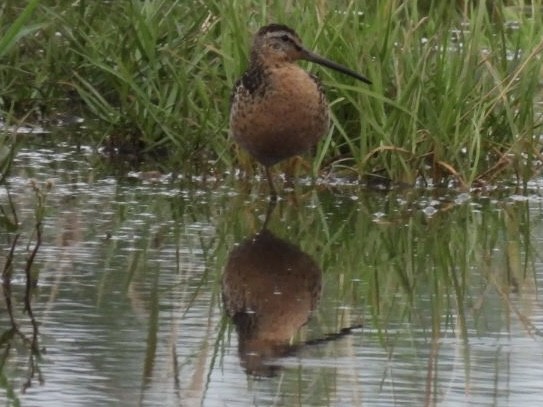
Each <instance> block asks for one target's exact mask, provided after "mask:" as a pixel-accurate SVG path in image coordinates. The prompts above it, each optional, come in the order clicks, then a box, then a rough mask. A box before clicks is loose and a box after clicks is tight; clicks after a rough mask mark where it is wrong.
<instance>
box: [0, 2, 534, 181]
mask: <svg viewBox="0 0 543 407" xmlns="http://www.w3.org/2000/svg"><path fill="white" fill-rule="evenodd" d="M36 3H37V2H35V1H34V2H29V5H28V6H27V9H23V8H22V7H21V6H20V5H19V3H16V4H15V3H14V2H7V3H6V5H4V6H3V8H1V9H0V29H2V33H3V34H6V33H8V34H9V35H4V37H3V38H6V39H5V40H4V41H3V43H6V44H8V45H5V46H4V48H3V50H2V48H0V55H2V56H3V58H2V62H1V64H2V69H1V70H0V72H1V73H0V84H1V87H0V88H1V89H2V91H1V95H0V97H1V101H2V106H3V111H4V115H5V116H6V118H7V119H8V121H18V120H21V118H22V117H27V116H28V113H29V112H31V111H39V112H40V113H45V115H46V116H47V114H49V113H51V112H52V111H56V110H59V109H60V110H62V109H67V110H69V109H70V108H72V107H73V106H74V105H75V104H82V106H83V108H84V110H85V111H86V112H87V113H88V114H90V115H91V116H94V117H97V118H99V120H100V123H101V124H100V128H101V130H102V131H101V132H100V133H101V136H99V137H97V138H96V139H95V140H94V141H93V142H94V143H95V144H97V145H102V146H105V147H107V149H108V151H110V152H111V153H114V154H121V155H124V154H126V153H128V154H132V155H136V156H138V157H141V156H142V155H143V156H145V155H147V156H149V155H150V156H155V157H160V163H161V164H162V165H163V166H164V167H166V168H168V169H171V168H176V169H178V170H183V171H190V172H200V173H209V172H213V171H216V172H219V173H222V172H223V171H224V170H225V169H230V168H232V167H240V168H242V169H243V170H244V171H250V170H251V169H252V168H253V166H254V163H253V161H252V160H250V159H248V158H247V156H246V155H244V154H243V153H242V152H240V151H239V150H238V149H237V148H235V146H233V143H232V141H231V140H230V139H229V138H228V136H227V133H228V130H227V128H228V111H229V98H230V91H231V88H232V86H233V84H234V82H235V80H236V79H237V78H238V77H239V76H240V74H241V72H242V71H243V69H244V68H245V67H246V64H247V57H248V48H249V45H250V36H251V33H253V32H254V31H256V30H257V29H258V27H260V26H261V25H263V24H266V23H269V22H271V21H278V22H282V23H285V24H287V25H290V26H292V27H294V28H295V29H296V30H297V32H298V33H299V34H300V36H301V37H302V39H303V40H304V42H305V43H306V45H307V46H308V47H310V48H313V49H315V50H316V51H317V52H319V53H321V54H323V55H325V56H327V57H329V58H331V59H334V60H336V61H338V62H340V63H342V64H344V65H346V66H349V67H352V68H354V69H357V70H359V71H361V73H363V74H364V75H366V76H368V77H369V78H371V80H372V81H373V85H372V86H371V87H368V86H365V85H361V84H359V83H356V82H355V81H354V80H352V79H350V78H346V77H345V76H341V75H340V74H336V73H333V72H329V71H327V70H324V69H321V68H320V67H308V68H311V70H312V71H313V72H315V73H317V74H318V75H319V76H320V77H321V78H322V80H323V81H324V84H325V86H326V89H327V94H328V98H329V101H330V102H331V104H332V105H333V113H334V117H333V130H332V131H331V133H330V135H329V137H328V138H327V139H326V141H325V142H323V143H321V144H320V145H319V147H318V149H317V152H316V156H315V160H314V163H315V164H314V166H313V170H312V171H313V173H317V172H319V171H326V172H330V171H332V172H338V173H342V171H344V170H347V171H348V172H349V173H353V172H354V174H357V175H358V176H362V175H363V174H368V173H375V174H380V175H383V176H385V177H387V178H390V179H394V180H397V181H404V182H408V183H414V182H416V181H417V180H418V181H421V182H423V183H430V184H434V185H435V184H450V183H453V184H455V185H457V186H459V187H469V186H471V185H473V184H474V183H479V184H480V183H487V182H495V181H496V180H498V179H501V178H503V177H511V176H512V175H514V176H516V177H517V179H518V180H519V181H524V180H526V179H528V178H530V177H531V176H533V175H534V174H536V173H537V172H538V170H539V164H538V163H539V158H540V157H539V148H540V146H539V135H540V130H539V128H538V126H539V124H540V121H541V119H540V117H539V115H538V112H537V110H536V108H535V106H534V103H535V101H536V98H537V97H538V94H539V92H540V86H539V84H540V74H541V58H540V54H541V50H542V49H543V41H542V40H541V38H543V35H542V34H543V32H542V31H543V28H542V25H541V24H540V22H541V20H542V13H543V10H542V4H541V1H540V0H537V1H532V2H531V4H530V5H528V4H525V3H524V2H523V1H521V0H518V1H513V2H508V3H507V4H506V3H504V2H501V1H500V2H492V3H488V4H487V3H486V2H477V3H476V4H475V3H473V4H472V3H471V2H464V3H461V2H458V4H457V2H447V3H442V2H423V1H419V2H403V1H398V0H387V1H382V2H378V3H376V2H355V1H348V2H343V1H329V2H313V1H301V2H296V4H294V3H293V2H287V3H281V4H279V3H273V4H266V3H262V2H259V1H254V0H245V1H227V2H219V1H206V2H204V1H199V0H191V1H180V0H178V1H173V2H172V1H165V0H154V1H146V2H141V1H126V2H105V3H104V2H89V1H80V2H78V3H74V4H71V5H62V6H59V5H58V4H57V3H56V2H41V4H40V7H38V8H36V9H34V6H35V5H36ZM462 4H464V5H462ZM23 10H24V11H23ZM31 11H33V13H32V17H33V19H32V21H33V22H32V24H30V23H29V22H28V21H26V22H25V24H18V25H11V26H9V25H8V21H11V20H10V19H12V16H13V15H20V16H24V15H25V13H27V14H29V13H30V12H31ZM2 27H8V28H2ZM28 32H33V35H31V36H29V35H26V36H25V35H24V34H25V33H28ZM15 43H16V46H15ZM1 45H2V43H0V46H1ZM306 66H307V65H306Z"/></svg>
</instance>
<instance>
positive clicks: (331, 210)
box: [217, 190, 539, 405]
mask: <svg viewBox="0 0 543 407" xmlns="http://www.w3.org/2000/svg"><path fill="white" fill-rule="evenodd" d="M500 195H501V196H500ZM292 198H293V197H292V196H291V197H287V198H286V199H285V200H283V201H281V202H280V203H279V205H278V208H277V210H276V213H275V214H274V216H273V218H272V219H271V220H270V222H269V227H270V228H271V229H272V230H273V231H274V233H276V234H277V235H278V236H280V237H282V238H285V239H288V240H289V241H290V242H296V244H298V245H299V246H300V247H301V248H302V249H303V250H304V251H305V252H307V253H308V254H310V255H311V256H313V257H314V258H315V261H316V262H317V264H319V265H320V266H321V267H322V270H323V281H324V292H323V300H322V302H321V304H320V306H319V307H318V308H317V311H316V312H317V315H316V317H315V318H314V319H313V320H311V322H310V323H309V325H308V328H306V329H305V331H302V333H300V334H299V335H298V339H295V341H298V342H299V341H300V340H301V341H302V342H303V341H304V340H307V339H311V338H315V337H319V336H323V335H325V334H326V333H329V332H337V331H339V330H341V328H342V327H345V326H349V325H356V324H357V323H359V322H360V321H363V324H364V327H365V333H363V334H356V333H355V334H354V335H353V336H352V337H351V339H348V340H345V343H348V345H345V346H343V345H332V346H331V348H332V349H335V350H332V351H331V352H332V353H331V354H330V353H329V354H326V351H325V354H324V355H323V354H322V350H321V351H319V350H315V349H313V350H311V349H306V350H305V351H304V352H303V353H302V354H303V355H304V356H302V358H301V359H299V362H298V363H300V365H299V366H300V367H301V369H302V370H301V371H298V370H297V369H294V370H293V369H292V365H291V363H292V362H289V361H288V360H287V361H286V362H285V363H286V365H287V366H291V368H290V369H287V370H286V371H284V373H283V374H284V375H285V376H284V377H283V379H282V380H286V381H287V382H288V381H292V380H293V381H294V382H298V385H297V386H301V387H296V388H293V389H291V390H292V391H293V392H298V393H297V394H299V395H300V394H302V392H303V393H304V394H305V392H307V391H308V389H307V388H306V386H308V385H309V383H308V382H307V380H310V379H309V378H308V376H312V373H310V372H311V371H312V372H313V374H317V373H315V371H317V370H320V371H321V373H320V374H324V375H326V376H328V375H329V374H330V372H329V369H312V368H311V367H306V368H304V358H306V357H308V358H309V359H310V360H311V359H312V358H314V357H315V355H321V356H320V357H324V360H326V359H328V358H330V357H331V358H332V359H334V358H338V359H341V358H342V357H343V356H344V355H345V353H348V354H353V355H356V354H357V353H360V352H363V347H364V342H366V341H368V340H369V341H370V342H371V341H372V339H371V338H375V339H377V340H378V343H379V344H380V346H381V347H382V351H383V352H384V353H383V355H384V356H385V358H387V359H388V360H389V361H390V362H391V363H394V362H399V361H400V360H404V359H405V358H406V357H407V358H408V360H411V362H409V363H414V365H411V368H410V369H413V372H414V373H416V374H415V375H414V376H413V377H411V378H410V380H415V382H416V383H414V385H415V388H417V389H418V390H416V391H414V393H417V392H418V393H419V397H418V398H417V401H418V402H424V404H426V405H428V404H435V403H437V402H438V401H439V400H440V399H441V398H442V397H443V386H444V385H445V384H446V383H445V382H446V381H447V377H448V375H449V373H450V372H448V371H447V369H445V370H443V369H441V368H440V367H441V364H442V363H443V358H445V359H447V358H449V357H450V346H449V345H448V346H446V350H445V351H444V352H445V355H442V353H441V348H442V346H443V343H448V344H450V341H453V342H454V343H455V344H456V345H454V346H455V348H456V351H455V352H460V353H459V354H458V355H457V357H458V358H459V360H462V361H463V368H462V371H463V373H462V374H461V375H462V376H463V377H464V379H465V383H464V391H466V392H468V389H470V388H471V387H472V386H474V385H475V383H471V372H472V369H475V368H476V366H472V360H471V356H470V352H471V345H470V342H471V341H473V340H475V341H477V340H479V338H492V337H499V336H501V335H517V334H520V335H524V334H526V335H528V336H532V335H534V334H536V335H539V331H538V330H537V328H536V326H535V324H534V322H533V321H532V320H533V317H534V314H533V312H530V306H531V307H532V308H533V305H534V299H535V298H534V294H535V292H536V274H535V263H534V261H535V259H534V253H535V251H534V249H533V248H532V244H531V236H532V231H531V228H532V227H533V222H531V219H530V211H529V203H528V201H527V200H522V201H517V200H513V199H511V198H509V197H508V196H507V194H506V193H505V192H501V193H499V194H497V195H495V196H491V195H487V196H477V195H475V194H473V195H467V194H457V193H451V192H445V193H444V192H437V191H436V192H435V193H433V194H432V193H429V192H428V191H416V190H409V191H389V192H375V191H348V190H347V191H346V190H343V191H341V190H337V191H321V192H315V193H310V194H308V195H306V196H302V195H296V200H297V202H296V203H293V202H292ZM231 204H232V205H231V207H230V210H229V211H228V212H227V213H225V216H224V217H223V218H222V219H223V220H222V221H221V222H219V226H218V229H217V230H218V233H219V234H220V235H225V236H226V235H228V236H232V235H233V236H239V237H238V238H237V239H235V240H238V241H240V240H241V239H240V238H241V237H242V236H244V235H245V236H247V235H250V234H251V233H253V232H254V230H255V229H257V228H258V225H259V224H260V223H261V222H262V218H263V214H264V213H265V203H264V202H258V201H255V200H252V198H251V196H247V195H246V196H238V197H237V198H236V199H234V200H232V201H231ZM429 208H431V209H432V210H430V209H429ZM242 225H245V227H243V226H242ZM243 229H245V232H241V233H240V231H241V230H243ZM240 234H241V236H240ZM220 262H221V261H220V259H218V263H220ZM522 304H531V305H530V306H529V307H526V306H522ZM512 318H513V319H516V320H518V321H519V322H520V326H521V327H522V328H523V329H524V330H525V332H524V333H512V332H511V329H512V328H511V319H512ZM508 332H509V334H507V333H508ZM335 352H339V353H335ZM413 358H414V359H413ZM321 363H324V364H325V365H326V364H327V362H323V361H322V360H321ZM330 363H332V364H333V362H330ZM338 363H340V364H339V365H338V368H340V366H341V362H338ZM318 364H319V363H318ZM445 364H446V363H445ZM346 367H348V364H347V366H346ZM359 368H360V369H363V368H364V367H363V366H359ZM421 369H422V370H421ZM296 372H298V373H296ZM421 372H425V373H421ZM320 374H317V376H318V375H320ZM391 374H392V373H391V371H388V372H387V370H385V371H384V372H383V375H384V376H383V380H384V382H383V383H386V382H388V381H392V382H393V381H394V377H393V376H391ZM332 375H334V374H332ZM335 375H336V376H337V375H338V372H337V371H336V373H335ZM355 376H356V374H355ZM417 376H420V377H419V378H418V379H416V377H417ZM315 379H316V378H315V377H314V378H313V379H312V380H315ZM329 379H330V378H329ZM329 379H324V377H322V378H321V379H319V380H324V382H325V383H327V382H328V380H329ZM332 382H334V380H332ZM293 385H294V383H293ZM330 385H331V384H330ZM331 386H332V388H333V387H334V386H335V385H331ZM385 387H386V386H385ZM330 389H331V388H330ZM330 389H328V390H330ZM498 390H499V389H498V388H494V389H493V391H494V392H498ZM282 391H285V390H284V389H282ZM321 396H323V397H324V395H323V394H321ZM326 397H330V395H327V396H326ZM332 398H333V397H332Z"/></svg>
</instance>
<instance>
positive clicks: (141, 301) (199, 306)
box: [0, 145, 543, 406]
mask: <svg viewBox="0 0 543 407" xmlns="http://www.w3.org/2000/svg"><path fill="white" fill-rule="evenodd" d="M112 174H114V172H113V171H112V170H111V169H110V168H109V166H108V165H103V163H102V162H101V161H100V160H97V159H96V156H94V155H93V154H92V153H91V152H90V151H87V150H86V149H85V148H81V149H75V148H73V147H70V146H69V145H60V146H55V147H54V148H52V147H50V146H44V145H41V146H39V147H36V146H32V147H29V148H23V149H22V150H21V151H20V152H19V154H18V156H17V158H16V162H15V164H14V168H13V171H12V174H11V176H10V179H9V183H8V187H7V188H4V189H3V190H2V191H1V192H0V202H1V205H2V208H3V209H4V210H6V208H8V207H9V205H8V202H9V199H11V200H12V202H13V203H14V207H15V210H16V213H17V217H18V222H19V227H18V229H17V230H16V231H8V230H3V231H2V232H1V237H2V245H3V251H2V259H3V261H2V263H3V262H4V260H5V259H6V257H7V255H8V252H9V248H10V244H11V242H12V241H13V239H14V235H15V233H20V237H19V240H18V244H17V246H16V250H15V267H14V275H13V279H12V285H13V287H12V290H13V292H12V299H13V303H14V309H15V311H14V316H15V319H16V321H17V322H18V324H19V326H20V328H21V330H22V331H23V332H24V333H25V334H26V335H27V336H29V335H31V324H30V323H29V318H28V316H27V314H24V313H23V312H22V310H23V296H24V288H25V278H24V267H25V261H26V258H27V255H28V252H29V250H30V249H31V248H32V247H33V245H34V244H35V239H36V236H35V234H34V224H35V207H36V202H37V199H36V192H35V190H34V189H33V188H32V186H31V182H30V180H34V181H33V182H34V185H36V186H38V188H41V189H42V191H44V188H45V183H46V182H52V184H53V187H52V188H51V190H50V191H49V192H48V193H47V196H46V200H45V208H46V216H45V219H44V224H43V243H42V246H41V247H40V248H39V251H38V254H37V257H36V259H35V262H34V264H33V269H32V270H33V272H34V273H37V275H38V277H37V278H38V285H37V287H36V288H35V289H34V291H33V301H32V307H33V312H34V316H35V318H36V320H37V321H38V323H39V336H38V343H39V349H40V352H39V355H36V356H35V357H34V358H33V359H31V358H30V355H31V353H30V351H29V347H28V345H27V344H25V343H24V342H23V341H22V340H21V339H20V338H18V337H13V338H11V339H10V340H8V341H4V342H2V347H1V348H0V352H1V353H2V359H1V360H2V368H1V370H0V374H1V377H0V394H1V397H2V398H4V399H5V400H6V405H17V404H18V403H20V405H23V406H58V405H70V406H96V405H126V406H133V405H142V406H167V405H172V406H173V405H175V406H178V405H183V406H193V405H201V406H223V405H224V406H226V405H227V406H246V405H258V406H294V405H300V406H362V405H379V406H396V405H406V406H413V405H440V406H448V405H451V406H457V405H458V406H463V405H485V406H486V405H498V406H509V405H511V406H517V405H523V406H528V405H534V406H535V405H540V403H541V402H542V401H543V388H542V386H541V379H540V378H541V377H543V367H542V366H543V363H542V361H543V343H542V338H541V330H542V328H543V312H542V307H541V305H542V303H541V300H540V298H539V296H538V287H539V285H540V284H541V283H542V279H543V268H542V264H541V255H540V253H541V249H542V239H543V227H542V226H543V225H542V214H543V212H542V208H541V206H542V197H541V193H540V183H539V181H534V183H533V184H531V185H529V186H528V188H525V189H524V190H518V189H515V188H514V187H503V188H500V189H496V190H493V191H484V190H479V191H471V192H469V193H465V192H464V193H462V192H459V191H450V190H449V191H443V190H432V189H430V190H428V189H426V190H419V189H392V190H389V191H379V190H377V191H376V190H370V189H368V188H364V187H361V186H359V185H354V184H349V183H347V182H344V181H342V180H337V181H336V182H332V183H327V184H326V185H324V184H323V183H319V185H317V187H311V186H308V185H306V184H305V183H303V182H302V183H301V184H300V185H299V186H297V187H296V188H295V190H294V191H287V192H284V193H283V194H282V199H281V200H280V201H279V203H278V205H277V207H276V208H275V210H274V211H273V213H272V214H271V217H270V219H269V222H268V223H267V226H268V227H267V231H266V232H265V233H267V234H269V235H268V237H267V238H266V239H262V233H261V228H262V225H263V223H264V219H265V217H266V212H267V210H268V201H267V196H266V183H265V182H261V183H259V182H257V181H252V182H251V183H247V182H244V181H243V180H237V179H233V178H230V177H227V178H226V179H225V180H214V179H207V180H202V179H200V178H186V177H183V176H180V177H172V176H170V175H168V174H166V175H164V176H161V175H160V174H144V175H142V174H137V173H134V174H128V173H124V174H122V175H121V176H119V175H118V174H116V175H112ZM8 193H9V195H8ZM260 239H262V240H260ZM255 242H256V243H255ZM259 242H260V243H261V246H258V244H259ZM229 264H230V267H231V268H230V269H228V268H227V265H229ZM226 270H230V271H229V273H231V274H230V276H235V278H234V277H229V278H228V279H227V280H226V279H223V274H224V273H226ZM274 270H277V275H278V276H280V278H279V279H277V280H274V279H275V277H274V275H272V273H273V272H274ZM318 287H322V288H321V289H318ZM225 290H226V291H228V292H229V293H230V295H231V297H232V298H233V299H232V300H231V301H230V302H227V301H226V300H224V298H223V296H222V294H221V293H222V292H223V291H225ZM226 291H225V292H226ZM277 298H279V299H280V300H279V301H276V299H277ZM223 300H224V303H223ZM270 304H271V305H270ZM285 304H286V305H285ZM2 307H3V311H2V313H1V314H0V315H1V316H0V328H1V329H2V332H7V331H8V330H9V327H10V323H9V318H8V315H7V312H6V311H5V309H6V304H5V302H3V303H2ZM349 328H353V329H352V330H349ZM342 330H343V331H342ZM32 367H33V368H34V370H33V371H32V370H31V368H32ZM27 380H28V382H29V383H30V385H31V386H30V387H29V388H27V389H26V391H25V392H23V391H22V389H23V386H24V384H25V382H27Z"/></svg>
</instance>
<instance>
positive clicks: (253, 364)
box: [222, 213, 322, 376]
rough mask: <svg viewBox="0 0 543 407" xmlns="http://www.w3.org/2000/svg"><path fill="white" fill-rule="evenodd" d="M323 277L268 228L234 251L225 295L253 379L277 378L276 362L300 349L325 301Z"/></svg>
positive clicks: (243, 361) (311, 262)
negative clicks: (296, 340) (303, 332)
mask: <svg viewBox="0 0 543 407" xmlns="http://www.w3.org/2000/svg"><path fill="white" fill-rule="evenodd" d="M268 215H269V213H268ZM266 223H267V222H266ZM266 223H265V224H266ZM321 275H322V272H321V269H320V268H319V266H318V265H317V264H316V263H315V261H314V260H313V259H312V258H311V257H310V256H309V255H308V254H307V253H304V252H303V251H301V250H300V249H299V248H298V247H296V246H295V245H293V244H291V243H289V242H287V241H285V240H283V239H280V238H278V237H277V236H275V235H274V234H273V233H271V232H270V231H269V230H268V229H267V228H264V229H262V231H261V232H259V233H257V234H256V235H254V236H252V237H250V238H248V239H247V240H245V241H244V242H242V243H241V244H240V245H239V246H237V247H236V248H235V249H234V250H232V252H231V253H230V256H229V258H228V262H227V264H226V267H225V269H224V274H223V280H222V294H223V301H224V307H225V310H226V313H227V314H228V316H229V317H230V318H231V319H232V321H233V323H234V325H235V327H236V331H237V333H238V342H239V355H240V359H241V364H242V365H243V366H244V368H245V369H246V371H247V372H248V373H249V374H252V375H255V376H273V375H274V374H275V373H276V372H277V370H278V369H279V368H278V366H277V365H275V366H274V364H273V361H274V360H275V359H277V358H279V357H283V356H287V355H289V354H291V353H292V352H294V351H295V350H296V348H297V346H296V345H291V344H290V341H291V339H292V338H293V336H294V335H295V334H296V333H297V332H298V330H299V329H300V328H301V327H302V326H303V325H304V324H306V323H307V321H308V320H309V318H310V316H311V312H312V311H313V310H314V309H315V307H316V305H317V302H318V301H319V298H320V293H321Z"/></svg>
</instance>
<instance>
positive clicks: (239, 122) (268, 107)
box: [230, 24, 371, 201]
mask: <svg viewBox="0 0 543 407" xmlns="http://www.w3.org/2000/svg"><path fill="white" fill-rule="evenodd" d="M298 60H307V61H311V62H314V63H317V64H320V65H323V66H325V67H328V68H331V69H335V70H336V71H339V72H342V73H344V74H346V75H349V76H352V77H354V78H356V79H358V80H360V81H362V82H365V83H367V84H371V82H370V81H369V80H368V79H367V78H365V77H364V76H362V75H360V74H358V73H357V72H355V71H353V70H351V69H349V68H346V67H344V66H342V65H340V64H337V63H336V62H333V61H330V60H328V59H326V58H323V57H321V56H320V55H317V54H315V53H314V52H312V51H310V50H308V49H306V48H305V47H304V45H303V44H302V41H301V40H300V37H299V36H298V34H296V32H295V31H294V30H293V29H291V28H289V27H287V26H285V25H281V24H270V25H267V26H265V27H262V28H261V29H260V30H258V32H257V33H256V35H255V37H254V40H253V45H252V48H251V56H250V61H249V67H248V69H247V70H246V71H245V73H244V74H243V76H242V77H241V78H240V79H239V80H238V81H237V82H236V85H235V86H234V90H233V95H232V101H231V109H230V132H231V135H232V137H233V138H234V140H235V141H236V142H237V143H238V144H239V145H240V146H241V147H242V148H243V149H245V150H246V151H247V152H249V154H250V155H252V156H253V157H254V158H255V159H256V160H257V161H258V162H259V163H261V164H262V165H264V167H265V170H266V177H267V179H268V183H269V187H270V194H271V198H272V200H273V201H275V200H276V198H277V192H276V190H275V187H274V185H273V180H272V177H271V173H270V167H271V166H273V165H274V164H277V163H278V162H280V161H282V160H285V159H287V158H289V157H292V156H295V155H298V154H301V153H303V152H305V151H307V150H309V149H310V148H312V147H313V146H315V145H316V144H317V142H318V141H319V140H320V139H321V138H322V137H323V136H324V135H325V134H326V133H327V132H328V128H329V126H330V114H329V107H328V103H327V101H326V97H325V96H324V92H323V90H322V87H321V85H320V82H319V81H318V79H317V78H316V77H315V76H313V75H311V74H310V73H308V72H306V71H304V70H303V69H302V68H301V67H299V66H298V65H297V64H296V61H298Z"/></svg>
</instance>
